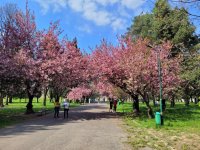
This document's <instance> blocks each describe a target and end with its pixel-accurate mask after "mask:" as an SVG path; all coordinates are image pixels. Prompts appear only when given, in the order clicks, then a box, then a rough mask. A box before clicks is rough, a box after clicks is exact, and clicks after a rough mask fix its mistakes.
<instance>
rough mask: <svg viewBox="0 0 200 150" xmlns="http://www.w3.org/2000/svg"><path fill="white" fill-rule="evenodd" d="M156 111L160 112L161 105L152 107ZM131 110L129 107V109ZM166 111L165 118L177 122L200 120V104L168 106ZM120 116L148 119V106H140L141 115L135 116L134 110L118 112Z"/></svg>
mask: <svg viewBox="0 0 200 150" xmlns="http://www.w3.org/2000/svg"><path fill="white" fill-rule="evenodd" d="M152 108H153V109H154V113H155V112H160V110H159V107H152ZM127 110H129V109H127ZM163 113H164V118H165V119H166V120H169V121H173V122H177V121H182V122H187V121H191V120H199V121H200V109H199V106H188V107H186V106H181V107H180V106H178V107H174V108H170V107H167V108H166V111H164V112H163ZM118 114H119V115H120V116H129V117H132V118H133V119H134V118H135V117H137V118H139V119H140V120H146V119H148V115H147V108H146V107H141V108H140V113H139V116H135V115H134V114H133V112H126V111H125V112H124V113H123V112H119V113H118Z"/></svg>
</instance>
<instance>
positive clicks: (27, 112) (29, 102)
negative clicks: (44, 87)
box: [26, 93, 34, 114]
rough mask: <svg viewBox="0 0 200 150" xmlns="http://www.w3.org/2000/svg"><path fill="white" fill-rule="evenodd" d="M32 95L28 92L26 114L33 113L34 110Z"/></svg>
mask: <svg viewBox="0 0 200 150" xmlns="http://www.w3.org/2000/svg"><path fill="white" fill-rule="evenodd" d="M33 97H34V96H33V95H31V94H30V93H28V98H29V101H28V103H27V105H26V114H33V113H34V111H33V104H32V102H33Z"/></svg>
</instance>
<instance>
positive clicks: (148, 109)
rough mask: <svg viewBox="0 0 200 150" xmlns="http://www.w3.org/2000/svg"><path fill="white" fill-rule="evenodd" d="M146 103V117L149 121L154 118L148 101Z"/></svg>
mask: <svg viewBox="0 0 200 150" xmlns="http://www.w3.org/2000/svg"><path fill="white" fill-rule="evenodd" d="M145 103H146V106H147V115H148V117H149V118H150V119H152V118H154V117H155V116H154V113H153V110H152V108H151V106H150V105H149V101H145Z"/></svg>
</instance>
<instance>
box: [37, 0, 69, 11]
mask: <svg viewBox="0 0 200 150" xmlns="http://www.w3.org/2000/svg"><path fill="white" fill-rule="evenodd" d="M35 1H36V2H37V3H39V5H40V6H41V7H42V13H43V14H46V13H47V12H48V11H49V9H50V8H51V7H53V11H54V12H58V11H60V10H61V8H65V7H66V6H67V1H66V0H35Z"/></svg>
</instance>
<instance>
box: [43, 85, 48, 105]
mask: <svg viewBox="0 0 200 150" xmlns="http://www.w3.org/2000/svg"><path fill="white" fill-rule="evenodd" d="M47 92H48V88H45V89H44V100H43V106H46V103H47Z"/></svg>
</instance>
